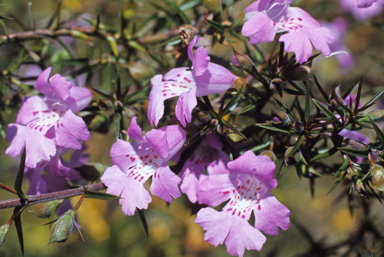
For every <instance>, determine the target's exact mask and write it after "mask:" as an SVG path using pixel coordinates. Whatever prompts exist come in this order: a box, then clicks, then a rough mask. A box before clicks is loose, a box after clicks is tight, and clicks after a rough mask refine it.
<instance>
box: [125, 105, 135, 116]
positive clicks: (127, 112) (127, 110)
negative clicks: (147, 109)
mask: <svg viewBox="0 0 384 257" xmlns="http://www.w3.org/2000/svg"><path fill="white" fill-rule="evenodd" d="M123 115H124V117H126V118H128V119H132V118H133V117H135V116H136V110H135V108H133V107H131V106H124V107H123Z"/></svg>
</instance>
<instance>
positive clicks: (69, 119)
mask: <svg viewBox="0 0 384 257" xmlns="http://www.w3.org/2000/svg"><path fill="white" fill-rule="evenodd" d="M89 138H90V133H89V131H88V129H87V125H86V124H85V122H84V121H83V119H82V118H80V117H79V116H76V115H75V114H73V112H72V111H71V110H68V111H66V112H65V114H64V116H63V117H61V118H60V119H59V120H58V121H57V124H56V144H57V145H59V146H63V147H66V148H72V149H81V143H80V142H79V141H78V140H84V141H87V140H88V139H89Z"/></svg>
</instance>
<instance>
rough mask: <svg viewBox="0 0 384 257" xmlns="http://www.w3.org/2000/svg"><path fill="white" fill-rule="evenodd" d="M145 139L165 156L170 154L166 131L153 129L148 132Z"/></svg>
mask: <svg viewBox="0 0 384 257" xmlns="http://www.w3.org/2000/svg"><path fill="white" fill-rule="evenodd" d="M145 139H146V140H147V141H148V143H149V144H150V145H151V146H152V148H153V149H154V150H155V151H156V152H157V153H158V154H159V155H160V156H161V158H163V159H164V158H165V157H167V156H168V154H169V145H168V141H167V135H166V133H165V132H164V131H161V130H158V129H152V130H150V131H148V132H147V134H146V135H145Z"/></svg>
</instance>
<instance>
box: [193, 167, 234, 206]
mask: <svg viewBox="0 0 384 257" xmlns="http://www.w3.org/2000/svg"><path fill="white" fill-rule="evenodd" d="M235 186H237V181H236V175H227V174H220V175H214V176H208V177H207V178H206V179H204V180H203V181H202V182H201V183H200V186H199V189H198V191H197V200H198V202H199V203H200V204H202V203H204V204H207V205H209V206H212V207H215V206H218V205H219V204H221V203H222V202H225V201H227V200H228V199H230V198H231V197H232V196H233V194H234V192H235V191H236V187H235Z"/></svg>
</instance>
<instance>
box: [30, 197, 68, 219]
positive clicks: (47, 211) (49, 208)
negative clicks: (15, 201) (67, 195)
mask: <svg viewBox="0 0 384 257" xmlns="http://www.w3.org/2000/svg"><path fill="white" fill-rule="evenodd" d="M62 202H63V200H55V201H50V202H46V203H39V204H36V205H35V206H34V207H33V208H32V209H29V210H28V212H29V213H32V214H35V215H36V216H37V217H39V218H42V219H45V218H50V217H52V216H53V214H54V213H55V212H56V210H57V208H58V207H59V205H60V204H61V203H62Z"/></svg>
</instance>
